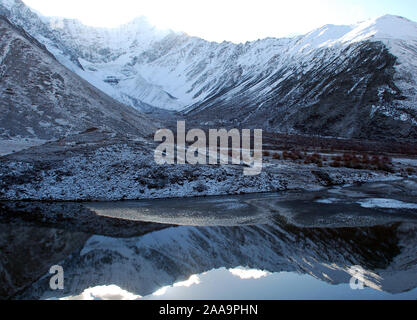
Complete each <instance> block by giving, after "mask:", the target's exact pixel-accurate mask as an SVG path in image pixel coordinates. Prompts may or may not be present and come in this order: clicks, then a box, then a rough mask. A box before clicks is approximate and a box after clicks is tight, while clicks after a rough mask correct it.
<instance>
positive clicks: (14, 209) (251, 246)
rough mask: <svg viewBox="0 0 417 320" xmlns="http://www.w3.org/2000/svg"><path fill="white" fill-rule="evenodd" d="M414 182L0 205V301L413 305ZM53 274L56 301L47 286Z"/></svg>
mask: <svg viewBox="0 0 417 320" xmlns="http://www.w3.org/2000/svg"><path fill="white" fill-rule="evenodd" d="M413 183H415V182H413V181H394V182H384V183H378V184H365V185H362V186H344V187H334V188H329V189H323V190H319V191H316V192H302V191H297V192H286V193H279V194H260V195H245V196H235V197H210V198H200V199H187V200H185V199H171V200H156V201H130V202H129V201H127V202H111V203H52V202H51V203H36V202H26V203H12V202H10V203H2V204H1V206H0V212H1V215H0V254H1V260H0V298H1V299H144V300H149V299H151V300H155V299H168V300H169V299H203V300H205V299H209V300H210V299H215V300H223V299H244V300H245V299H413V300H415V299H417V289H416V288H417V232H416V231H417V210H416V209H415V207H414V205H416V203H417V201H416V200H415V199H416V198H415V195H414V193H413V192H414V191H415V188H414V184H413ZM54 265H59V266H62V268H63V270H64V289H63V290H52V289H51V287H50V279H51V277H52V276H53V275H52V274H49V272H48V271H49V269H50V268H51V266H54ZM361 284H363V288H362V286H361Z"/></svg>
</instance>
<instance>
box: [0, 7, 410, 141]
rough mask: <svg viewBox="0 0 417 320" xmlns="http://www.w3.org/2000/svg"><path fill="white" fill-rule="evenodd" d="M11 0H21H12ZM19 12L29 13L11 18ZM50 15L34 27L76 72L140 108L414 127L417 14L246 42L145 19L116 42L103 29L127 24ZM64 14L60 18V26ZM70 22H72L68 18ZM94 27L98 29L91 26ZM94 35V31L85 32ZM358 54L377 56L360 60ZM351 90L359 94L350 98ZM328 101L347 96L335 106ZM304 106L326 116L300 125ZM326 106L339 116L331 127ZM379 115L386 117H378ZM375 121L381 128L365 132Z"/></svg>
mask: <svg viewBox="0 0 417 320" xmlns="http://www.w3.org/2000/svg"><path fill="white" fill-rule="evenodd" d="M13 1H15V2H16V3H19V2H20V3H21V1H20V0H8V2H10V3H12V2H13ZM0 3H1V2H0ZM28 10H29V9H28ZM29 11H30V10H29ZM0 12H1V6H0ZM28 17H29V18H30V16H28ZM19 19H20V20H21V19H23V20H25V19H27V18H25V16H24V15H21V16H20V17H17V18H15V20H16V21H17V20H19ZM31 19H32V18H31ZM45 19H46V20H45ZM45 19H44V20H45V21H47V20H48V19H47V18H45ZM54 21H55V22H54V23H53V24H52V26H55V27H56V28H55V29H53V28H52V29H51V26H50V25H45V24H44V25H43V26H42V25H41V24H39V26H37V27H36V28H38V29H39V30H41V31H39V33H42V36H39V35H38V37H37V38H38V40H41V42H43V43H44V44H45V45H46V46H47V48H48V50H49V51H51V52H52V53H53V54H54V55H55V56H56V57H57V59H58V60H59V61H60V62H61V63H62V64H64V65H65V66H67V67H68V68H70V69H71V70H72V71H74V72H76V73H77V74H78V75H79V76H81V77H83V78H84V79H85V80H87V81H88V82H90V83H91V84H93V85H94V86H96V87H97V88H99V89H100V90H102V91H104V92H105V93H107V94H108V95H110V96H112V97H113V98H114V99H116V100H118V101H119V102H122V103H125V104H128V105H130V106H133V107H135V108H137V109H139V110H142V111H145V110H146V111H147V112H149V111H150V112H152V110H161V109H162V110H164V109H165V110H171V111H180V112H181V113H182V116H183V117H184V118H186V119H189V120H190V121H192V122H193V123H194V122H195V123H196V125H200V126H201V125H222V126H223V125H224V126H257V127H260V128H263V129H265V130H268V131H274V132H287V133H293V132H295V133H301V134H318V135H331V136H342V137H356V138H362V137H366V138H372V139H373V138H378V139H379V138H381V137H382V135H383V128H385V127H387V128H388V134H389V135H393V136H394V137H399V138H411V139H414V138H415V137H417V134H416V130H415V126H416V124H417V113H416V112H417V110H416V109H417V108H416V106H417V91H416V89H415V87H416V84H417V80H416V78H417V77H416V74H417V36H415V34H414V29H417V24H416V23H415V22H412V21H410V20H407V19H405V18H402V17H398V16H392V15H386V16H383V17H380V18H377V19H372V20H368V21H365V22H361V23H358V24H354V25H351V26H332V25H326V26H324V27H321V28H318V29H316V30H313V31H312V32H310V33H308V34H306V35H302V36H297V37H293V38H281V39H276V38H266V39H263V40H257V41H252V42H246V43H244V44H243V43H241V44H233V43H231V42H222V43H216V42H208V41H205V40H203V39H200V38H196V37H190V36H188V35H186V34H184V33H174V32H171V31H166V32H165V33H162V34H159V35H158V36H155V35H154V34H153V33H152V32H153V31H152V30H153V29H152V28H151V27H150V29H149V28H148V27H146V24H145V31H144V34H141V33H140V32H139V31H140V30H139V31H138V30H136V33H135V31H134V30H133V31H132V30H131V31H129V32H127V31H126V32H125V33H124V32H122V33H123V34H124V36H123V37H121V38H120V39H119V40H120V41H119V42H117V43H116V42H115V43H111V42H112V41H110V40H109V39H111V36H109V37H108V38H106V36H105V33H106V32H116V33H117V32H121V31H120V30H122V29H120V28H119V29H117V28H116V29H107V31H106V29H103V28H101V29H94V28H91V27H85V26H82V25H81V24H79V23H78V22H74V21H73V20H69V19H61V20H59V19H58V20H56V19H55V20H54ZM60 21H61V22H62V23H63V25H61V26H60V27H63V28H60V27H57V25H59V24H60ZM71 21H72V22H71ZM138 21H139V22H140V21H141V20H140V19H139V20H138ZM17 22H19V21H17ZM21 24H24V23H23V22H21ZM72 24H74V25H76V32H74V31H73V30H72V29H71V28H72V27H69V26H68V25H72ZM33 25H34V26H36V25H37V24H33ZM138 25H139V26H140V25H141V23H139V24H138ZM127 26H129V25H127ZM131 26H133V27H132V28H134V26H135V24H134V23H133V24H132V25H131ZM393 26H394V27H393ZM125 27H126V25H125ZM36 28H32V29H31V30H32V35H33V33H37V31H36ZM147 28H148V29H147ZM127 29H129V28H128V27H127ZM127 29H126V30H127ZM71 30H72V31H71ZM83 30H84V31H85V32H84V31H83ZM89 30H90V31H91V30H96V31H97V34H96V35H95V36H92V35H91V32H90V31H89ZM117 30H119V31H117ZM146 30H148V31H149V30H151V31H149V32H150V33H149V32H146ZM387 33H388V36H387ZM51 34H52V35H53V36H51ZM80 34H81V36H79V35H80ZM132 34H133V36H132ZM138 34H141V36H140V37H139V38H135V37H136V36H137V35H138ZM390 34H392V35H391V36H390ZM416 34H417V33H416ZM35 36H36V34H35ZM142 36H143V38H141V37H142ZM89 37H92V38H93V40H91V39H90V40H88V39H87V40H86V41H84V40H85V39H86V38H89ZM74 39H75V40H74ZM80 39H81V40H80ZM82 39H84V40H82ZM100 39H101V40H100ZM103 39H104V40H103ZM106 39H107V40H106ZM78 40H79V41H78ZM142 40H143V41H142ZM77 41H78V42H77ZM91 41H92V42H91ZM119 43H123V45H122V46H121V45H119ZM114 47H116V49H114ZM352 55H357V56H358V57H359V56H360V57H361V59H362V60H371V59H374V60H376V62H375V61H368V62H367V66H364V65H363V63H362V62H363V61H361V60H360V59H354V58H353V57H352ZM366 55H367V56H366ZM381 55H383V56H384V57H381ZM347 63H350V66H347ZM361 65H362V66H361ZM324 66H326V67H324ZM361 70H362V71H361ZM334 74H337V75H338V76H337V79H334ZM378 79H379V80H378ZM334 82H337V83H338V84H337V85H339V87H337V86H336V85H335V84H334ZM347 83H349V85H347ZM304 87H305V88H310V91H307V90H306V89H304ZM311 90H312V91H311ZM335 92H337V94H335ZM352 96H354V97H357V99H356V100H355V101H352ZM360 97H362V98H360ZM363 97H366V98H365V99H363ZM329 104H334V105H339V104H341V105H342V106H341V107H337V108H335V110H329V108H330V106H328V107H326V105H329ZM319 105H321V106H323V105H324V107H321V109H322V110H318V111H317V110H314V109H313V108H310V107H311V106H316V107H317V108H319ZM358 108H359V109H360V110H357V109H358ZM319 109H320V108H319ZM362 109H364V110H365V111H364V110H362ZM305 110H307V113H310V116H312V117H313V118H317V117H323V116H324V118H325V119H324V120H323V121H321V122H320V121H319V122H320V123H315V124H313V125H310V124H308V123H307V124H306V125H304V124H303V121H309V120H308V117H307V118H306V117H304V114H305V112H304V111H305ZM343 110H344V111H343ZM342 111H343V112H342ZM329 112H330V113H331V114H334V115H333V116H332V117H333V118H334V119H335V120H337V122H340V123H336V124H335V125H334V126H333V127H330V128H326V126H328V121H327V120H326V118H328V117H327V114H328V113H329ZM355 114H356V115H355ZM375 115H376V116H377V117H378V118H381V119H380V120H379V121H380V122H382V124H378V123H376V121H374V120H373V118H374V116H375ZM362 118H363V119H365V120H366V121H362V120H361V119H362ZM386 118H387V119H386ZM331 122H333V120H331ZM352 123H353V129H352ZM370 124H371V125H372V126H374V127H375V126H376V129H375V130H374V131H372V130H366V132H362V131H363V128H367V127H369V125H370ZM390 127H394V129H390Z"/></svg>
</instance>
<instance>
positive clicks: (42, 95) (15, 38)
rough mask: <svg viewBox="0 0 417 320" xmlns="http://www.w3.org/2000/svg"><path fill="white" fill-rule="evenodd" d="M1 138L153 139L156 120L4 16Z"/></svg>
mask: <svg viewBox="0 0 417 320" xmlns="http://www.w3.org/2000/svg"><path fill="white" fill-rule="evenodd" d="M0 68H1V69H0V93H1V94H0V138H2V139H16V138H37V139H44V140H51V139H57V138H61V137H63V136H67V135H70V134H75V133H79V132H83V131H85V130H88V129H91V128H103V129H105V130H109V131H111V132H115V133H123V134H131V135H135V136H143V135H149V134H150V133H151V132H152V131H153V130H154V127H153V124H152V123H153V122H152V121H151V120H150V119H148V118H147V117H145V116H144V115H143V114H141V113H140V112H139V111H137V110H135V109H133V108H131V107H129V106H125V105H123V104H121V103H119V102H117V101H116V100H114V99H112V98H111V97H109V96H107V95H106V94H105V93H103V92H102V91H100V90H98V89H97V88H96V87H94V86H92V85H91V84H90V83H88V82H87V81H85V80H84V79H82V78H80V77H79V76H77V75H75V74H74V73H73V72H71V71H70V70H68V69H67V68H65V67H64V66H63V65H62V64H60V63H59V62H58V61H57V60H56V59H55V57H54V56H53V55H52V54H51V53H50V52H49V51H47V50H46V48H45V47H44V45H42V44H41V43H39V42H38V41H37V40H36V39H34V38H32V37H31V36H30V35H28V34H27V33H26V32H25V31H24V30H23V29H20V28H18V27H16V26H14V25H13V24H11V23H10V22H9V21H8V20H7V19H5V18H0Z"/></svg>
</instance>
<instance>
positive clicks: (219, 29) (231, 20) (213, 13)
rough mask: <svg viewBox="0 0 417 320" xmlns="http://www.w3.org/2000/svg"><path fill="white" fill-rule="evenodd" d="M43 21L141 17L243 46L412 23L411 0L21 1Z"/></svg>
mask: <svg viewBox="0 0 417 320" xmlns="http://www.w3.org/2000/svg"><path fill="white" fill-rule="evenodd" d="M23 2H25V3H26V4H27V5H28V6H30V7H31V8H33V9H35V10H36V11H38V12H40V13H41V14H43V15H45V16H58V17H66V18H75V19H78V20H80V21H81V22H83V23H84V24H86V25H89V26H97V27H110V28H113V27H117V26H119V25H121V24H125V23H128V22H129V21H131V20H133V19H134V18H136V17H140V16H145V17H147V18H148V20H149V22H150V23H151V24H153V25H155V26H157V27H160V28H163V29H166V28H169V29H172V30H174V31H183V32H186V33H188V34H189V35H192V36H198V37H201V38H204V39H206V40H210V41H218V42H221V41H224V40H226V41H233V42H236V43H237V42H246V41H252V40H257V39H262V38H266V37H286V36H294V35H299V34H305V33H307V32H310V31H311V30H313V29H315V28H319V27H321V26H323V25H325V24H338V25H340V24H353V23H356V22H359V21H364V20H367V19H371V18H377V17H379V16H382V15H384V14H394V15H400V16H403V17H406V18H408V19H410V20H413V21H417V1H416V0H365V1H364V0H289V1H282V0H252V1H248V0H146V1H144V0H59V1H57V0H23Z"/></svg>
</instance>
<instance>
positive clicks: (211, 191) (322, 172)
mask: <svg viewBox="0 0 417 320" xmlns="http://www.w3.org/2000/svg"><path fill="white" fill-rule="evenodd" d="M154 148H155V146H154V145H153V144H152V143H151V142H149V141H147V140H144V139H142V140H138V139H129V138H126V137H122V136H119V135H116V134H113V133H109V132H103V131H94V132H86V133H84V134H80V135H75V136H71V137H68V138H65V139H62V140H60V141H56V142H49V143H47V144H44V145H42V146H38V147H33V148H30V149H27V150H23V151H20V152H17V153H13V154H10V155H8V156H3V157H1V158H0V161H1V164H2V165H1V167H0V200H58V201H106V200H136V199H162V198H176V197H181V198H183V197H195V196H212V195H233V194H248V193H264V192H276V191H283V190H319V189H321V188H323V187H326V186H332V185H345V184H354V183H363V182H373V181H387V180H396V179H401V178H404V177H408V176H410V177H413V176H415V174H416V172H417V170H416V169H417V163H416V160H415V159H413V158H410V157H408V158H407V157H405V156H397V157H396V158H395V159H393V160H388V158H387V159H386V160H385V161H386V162H387V163H385V162H384V163H382V164H381V163H380V162H379V160H378V159H380V158H378V157H377V160H372V159H371V158H368V157H367V156H366V157H364V158H360V160H358V159H359V156H355V155H346V154H343V153H338V152H337V151H332V152H327V153H314V154H313V153H311V152H307V151H306V152H300V151H297V152H295V151H291V152H287V151H277V150H269V151H268V150H265V154H264V168H263V171H262V173H261V174H260V175H258V176H252V177H251V176H244V174H243V169H244V166H243V165H226V166H210V165H206V166H204V165H201V166H191V165H175V166H169V165H162V166H159V165H156V164H155V162H154V152H153V150H154ZM346 157H348V160H349V159H351V160H349V163H347V162H346V161H347V160H346ZM349 157H351V158H349ZM352 159H353V160H352ZM375 161H376V162H375ZM381 161H382V160H381ZM352 163H353V164H354V165H352ZM388 163H389V166H388ZM365 164H366V165H365Z"/></svg>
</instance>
